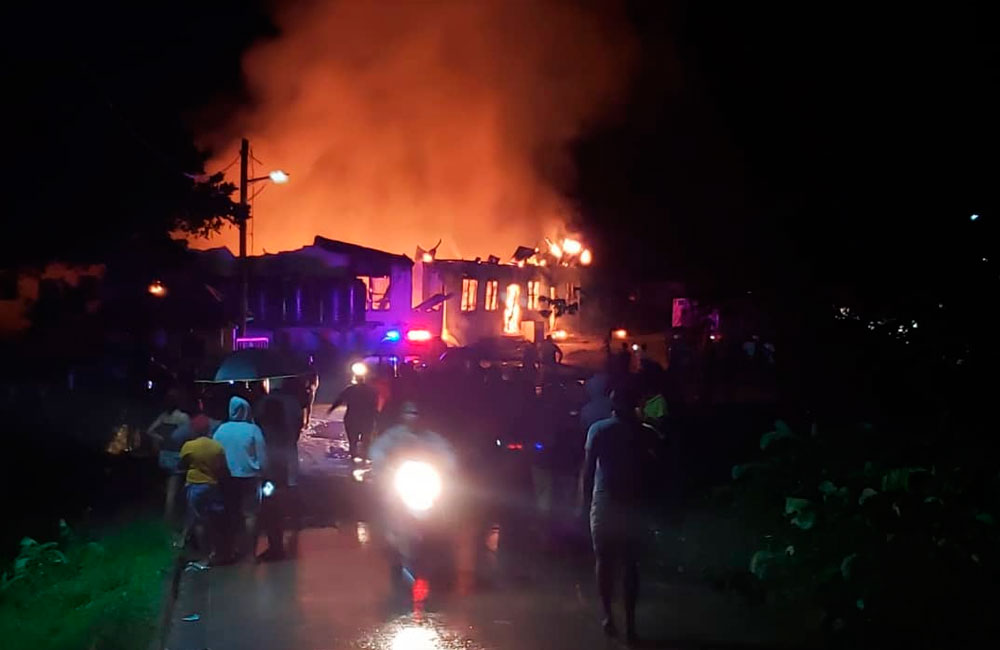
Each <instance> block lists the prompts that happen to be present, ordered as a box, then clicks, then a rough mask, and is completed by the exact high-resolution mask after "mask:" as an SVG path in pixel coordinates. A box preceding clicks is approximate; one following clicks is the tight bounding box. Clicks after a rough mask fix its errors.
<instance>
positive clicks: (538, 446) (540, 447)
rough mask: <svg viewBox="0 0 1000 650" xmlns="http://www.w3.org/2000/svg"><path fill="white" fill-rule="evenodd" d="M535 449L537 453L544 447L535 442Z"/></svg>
mask: <svg viewBox="0 0 1000 650" xmlns="http://www.w3.org/2000/svg"><path fill="white" fill-rule="evenodd" d="M535 449H537V450H538V451H541V450H543V449H545V445H543V444H542V443H540V442H536V443H535Z"/></svg>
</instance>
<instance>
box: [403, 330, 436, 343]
mask: <svg viewBox="0 0 1000 650" xmlns="http://www.w3.org/2000/svg"><path fill="white" fill-rule="evenodd" d="M406 340H407V341H413V342H414V343H424V342H426V341H430V340H431V333H430V332H429V331H428V330H410V331H409V332H407V333H406Z"/></svg>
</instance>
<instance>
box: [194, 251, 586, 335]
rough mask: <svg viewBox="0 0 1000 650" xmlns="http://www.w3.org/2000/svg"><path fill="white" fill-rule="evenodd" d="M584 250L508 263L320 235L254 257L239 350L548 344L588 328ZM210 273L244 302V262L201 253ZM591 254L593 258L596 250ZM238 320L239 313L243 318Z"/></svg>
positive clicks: (527, 255) (519, 256) (523, 255)
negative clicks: (582, 310) (499, 341)
mask: <svg viewBox="0 0 1000 650" xmlns="http://www.w3.org/2000/svg"><path fill="white" fill-rule="evenodd" d="M584 252H586V251H584V250H583V249H582V247H581V248H580V250H579V251H576V252H574V253H569V254H565V255H563V256H561V258H556V257H554V256H553V255H552V254H551V252H542V253H540V252H539V249H535V248H528V247H521V248H519V249H518V250H517V251H516V252H515V254H514V256H513V257H512V258H511V260H510V261H509V262H506V263H502V262H501V261H500V259H499V258H497V257H494V256H491V257H489V258H488V259H487V260H486V261H483V260H481V259H478V258H477V259H475V260H460V259H437V258H436V257H435V256H434V253H433V252H431V251H423V250H421V249H418V251H417V255H416V262H414V261H413V260H411V259H410V258H408V257H407V256H405V255H396V254H393V253H387V252H385V251H380V250H376V249H373V248H367V247H364V246H358V245H356V244H349V243H345V242H339V241H335V240H332V239H327V238H325V237H316V238H315V240H314V242H313V244H312V245H311V246H304V247H302V248H299V249H297V250H293V251H285V252H281V253H274V254H265V255H258V256H253V257H251V258H250V259H249V288H248V294H249V297H248V304H249V310H250V318H249V324H248V328H247V332H246V335H245V336H243V337H235V335H234V339H233V347H236V348H239V347H248V346H254V345H261V346H277V347H283V348H288V349H292V350H297V351H301V352H315V351H318V350H320V349H323V348H334V349H337V350H351V351H356V352H363V353H375V352H377V351H380V350H382V349H383V348H385V347H386V346H387V345H388V344H396V343H398V344H399V346H398V347H399V349H401V350H402V349H403V348H406V347H412V346H413V345H423V346H424V347H425V348H426V349H427V351H428V352H430V350H431V349H432V348H433V349H439V348H440V347H441V346H440V344H441V343H442V342H443V343H444V344H447V345H452V346H457V345H469V344H472V343H475V342H477V341H480V340H482V339H487V338H493V337H500V336H509V337H516V338H525V339H528V340H540V339H541V338H542V337H543V336H544V335H546V334H548V333H551V332H552V331H554V330H555V329H556V328H557V324H558V326H559V329H571V330H576V329H579V327H578V325H577V323H578V321H579V317H580V316H579V303H580V291H581V288H580V287H581V273H582V266H583V265H582V264H581V262H580V257H581V256H583V253H584ZM198 256H199V263H198V267H199V270H200V272H201V273H203V274H204V275H205V276H206V277H207V278H210V279H212V282H213V283H214V284H215V285H217V286H221V287H228V289H227V290H226V291H225V293H226V294H227V295H228V296H230V297H229V298H227V302H229V303H232V304H234V303H233V299H235V297H236V296H237V295H238V289H237V287H238V278H239V265H238V259H237V258H236V257H234V256H233V255H232V253H231V252H230V251H229V250H228V249H226V248H218V249H211V250H208V251H200V252H198ZM587 256H588V257H589V252H588V253H587ZM234 313H235V312H234Z"/></svg>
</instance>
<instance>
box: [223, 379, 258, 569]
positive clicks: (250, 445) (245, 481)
mask: <svg viewBox="0 0 1000 650" xmlns="http://www.w3.org/2000/svg"><path fill="white" fill-rule="evenodd" d="M250 413H251V411H250V403H249V402H247V401H246V400H245V399H243V398H242V397H238V396H233V397H232V398H230V400H229V421H228V422H224V423H222V424H220V425H219V428H218V429H217V430H216V431H215V436H214V439H215V440H216V442H218V443H219V444H221V445H222V448H223V449H224V450H225V452H226V465H227V466H228V468H229V474H230V477H231V478H230V479H229V480H228V481H226V482H225V483H224V484H223V495H224V497H225V502H226V514H227V516H228V517H229V519H230V525H231V527H232V530H233V539H234V544H235V546H236V548H235V550H236V555H237V557H240V556H243V555H245V554H246V553H247V552H249V553H250V554H251V555H252V554H253V552H254V548H253V547H254V546H256V542H257V515H258V513H259V511H260V487H261V476H262V475H263V471H264V468H265V467H266V466H267V447H266V443H265V442H264V434H263V432H261V430H260V427H258V426H257V425H256V424H254V423H253V422H252V421H251V418H250ZM248 542H249V543H248ZM248 547H249V548H248Z"/></svg>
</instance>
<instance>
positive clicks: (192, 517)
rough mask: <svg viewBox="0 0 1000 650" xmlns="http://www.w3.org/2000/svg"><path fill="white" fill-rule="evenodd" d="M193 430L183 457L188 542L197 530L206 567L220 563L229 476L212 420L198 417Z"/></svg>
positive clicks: (185, 534)
mask: <svg viewBox="0 0 1000 650" xmlns="http://www.w3.org/2000/svg"><path fill="white" fill-rule="evenodd" d="M191 430H192V433H193V434H194V436H195V437H194V438H193V439H192V440H189V441H187V442H185V443H184V445H183V446H182V447H181V454H180V455H181V458H180V467H181V468H183V469H184V471H185V490H186V492H187V505H188V518H187V525H186V526H185V527H184V541H185V542H187V540H188V538H189V536H190V534H191V532H192V531H193V532H194V533H195V540H196V541H197V545H198V550H199V551H200V552H202V553H204V554H205V556H206V560H205V562H206V564H212V563H218V559H219V557H220V556H221V553H222V550H223V546H224V544H223V540H222V536H223V533H224V516H223V515H224V506H223V500H222V492H221V490H220V488H219V483H220V482H221V481H222V480H224V479H225V477H226V476H227V475H228V473H229V470H228V468H227V466H226V452H225V450H224V449H223V448H222V445H221V444H219V443H218V442H216V441H215V440H212V425H211V421H210V420H209V419H208V417H206V416H204V415H198V416H195V418H194V419H192V421H191Z"/></svg>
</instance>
